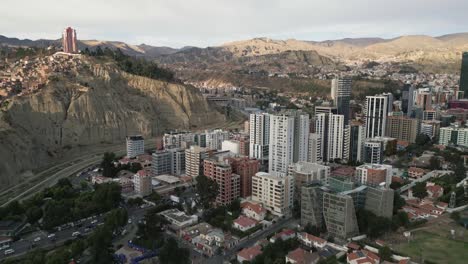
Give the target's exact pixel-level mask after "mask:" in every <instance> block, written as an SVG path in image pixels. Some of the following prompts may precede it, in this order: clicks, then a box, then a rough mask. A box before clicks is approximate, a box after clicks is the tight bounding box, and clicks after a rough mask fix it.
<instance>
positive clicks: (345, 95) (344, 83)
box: [331, 77, 352, 125]
mask: <svg viewBox="0 0 468 264" xmlns="http://www.w3.org/2000/svg"><path fill="white" fill-rule="evenodd" d="M351 84H352V80H351V78H350V77H344V78H339V79H333V80H332V87H331V98H332V100H333V102H334V104H335V106H336V108H337V114H339V115H343V116H344V123H345V125H347V124H348V123H349V118H350V116H349V115H350V113H349V112H350V111H349V102H350V101H351Z"/></svg>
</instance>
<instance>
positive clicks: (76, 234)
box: [72, 231, 81, 237]
mask: <svg viewBox="0 0 468 264" xmlns="http://www.w3.org/2000/svg"><path fill="white" fill-rule="evenodd" d="M79 235H81V233H80V232H78V231H76V232H73V234H72V236H74V237H76V236H79Z"/></svg>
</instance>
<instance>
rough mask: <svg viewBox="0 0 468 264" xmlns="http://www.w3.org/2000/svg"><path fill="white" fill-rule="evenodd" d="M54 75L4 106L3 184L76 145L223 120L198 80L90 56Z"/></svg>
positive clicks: (0, 121)
mask: <svg viewBox="0 0 468 264" xmlns="http://www.w3.org/2000/svg"><path fill="white" fill-rule="evenodd" d="M49 79H50V81H49V82H48V84H47V85H46V87H45V88H43V89H42V90H41V91H39V92H38V93H35V94H32V95H27V96H23V97H17V98H15V99H13V101H12V102H11V103H10V104H9V105H8V107H6V108H4V109H2V112H1V113H0V160H1V162H0V184H1V185H2V187H3V186H5V185H10V184H14V183H15V182H17V181H18V180H20V179H21V177H18V175H20V174H21V173H23V172H24V171H27V170H32V169H35V168H38V167H42V166H45V165H47V164H51V162H53V161H54V159H56V158H57V157H61V156H63V155H68V154H70V153H72V152H73V151H74V150H75V149H76V148H86V147H90V146H91V147H92V146H98V145H103V144H117V143H119V142H123V141H124V139H125V136H126V135H128V134H133V133H140V134H142V135H144V136H146V137H154V136H156V135H160V134H162V133H164V132H165V131H167V130H170V129H174V128H179V129H197V128H201V127H206V126H210V125H215V124H216V123H218V124H219V123H220V122H223V121H224V116H223V115H221V114H220V113H218V112H216V111H215V110H214V109H212V108H211V107H210V106H209V105H208V104H207V102H206V100H204V98H203V97H202V96H201V95H200V94H199V93H198V92H197V91H196V89H195V88H192V87H187V86H184V85H180V84H172V83H167V82H161V81H157V80H153V79H148V78H144V77H139V76H134V75H131V74H127V73H124V72H121V71H119V70H117V69H116V68H115V67H114V66H113V65H112V64H94V63H89V64H87V65H86V67H83V69H80V70H79V71H78V72H74V73H69V74H61V75H57V76H51V77H50V78H49Z"/></svg>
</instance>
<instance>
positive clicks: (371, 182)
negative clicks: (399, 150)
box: [355, 164, 392, 188]
mask: <svg viewBox="0 0 468 264" xmlns="http://www.w3.org/2000/svg"><path fill="white" fill-rule="evenodd" d="M355 178H356V181H357V182H358V183H359V184H362V185H368V186H380V185H381V184H382V183H384V186H386V187H387V188H388V187H390V183H391V182H392V166H391V165H384V164H364V165H361V166H359V167H356V176H355Z"/></svg>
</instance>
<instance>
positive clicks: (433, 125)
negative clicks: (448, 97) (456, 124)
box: [420, 120, 441, 139]
mask: <svg viewBox="0 0 468 264" xmlns="http://www.w3.org/2000/svg"><path fill="white" fill-rule="evenodd" d="M440 123H441V122H440V121H437V120H429V121H422V122H421V129H420V133H421V134H424V135H427V136H428V137H430V138H431V139H433V138H439V130H440Z"/></svg>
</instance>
